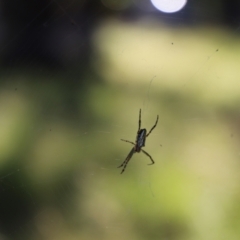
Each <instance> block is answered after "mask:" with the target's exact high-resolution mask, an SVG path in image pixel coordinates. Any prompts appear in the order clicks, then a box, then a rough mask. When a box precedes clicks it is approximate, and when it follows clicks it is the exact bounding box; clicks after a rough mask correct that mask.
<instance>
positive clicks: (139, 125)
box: [138, 108, 141, 132]
mask: <svg viewBox="0 0 240 240" xmlns="http://www.w3.org/2000/svg"><path fill="white" fill-rule="evenodd" d="M140 128H141V108H140V110H139V119H138V132H139V130H140Z"/></svg>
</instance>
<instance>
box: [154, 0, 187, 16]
mask: <svg viewBox="0 0 240 240" xmlns="http://www.w3.org/2000/svg"><path fill="white" fill-rule="evenodd" d="M151 2H152V4H153V6H154V7H155V8H157V9H158V10H160V11H162V12H166V13H173V12H177V11H180V10H181V9H182V8H183V7H184V6H185V4H186V3H187V0H151Z"/></svg>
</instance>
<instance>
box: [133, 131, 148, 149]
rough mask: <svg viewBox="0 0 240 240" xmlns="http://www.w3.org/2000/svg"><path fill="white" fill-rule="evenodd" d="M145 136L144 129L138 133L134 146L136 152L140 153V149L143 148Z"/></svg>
mask: <svg viewBox="0 0 240 240" xmlns="http://www.w3.org/2000/svg"><path fill="white" fill-rule="evenodd" d="M146 134H147V130H146V129H145V128H144V129H140V131H138V133H137V138H136V145H135V151H136V152H141V148H142V147H144V146H145V141H146Z"/></svg>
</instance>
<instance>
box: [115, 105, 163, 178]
mask: <svg viewBox="0 0 240 240" xmlns="http://www.w3.org/2000/svg"><path fill="white" fill-rule="evenodd" d="M157 123H158V115H157V120H156V122H155V124H154V126H153V127H152V128H151V130H150V131H149V133H147V130H146V129H145V128H143V129H141V109H140V110H139V120H138V131H137V137H136V141H135V143H134V142H131V141H128V140H124V139H121V141H124V142H128V143H131V144H132V145H134V147H133V148H132V150H131V151H130V153H129V154H128V155H127V157H126V159H125V160H124V162H123V163H122V164H121V165H120V166H119V168H120V167H123V169H122V172H121V174H122V173H123V172H124V171H125V169H126V167H127V164H128V162H129V161H130V159H131V158H132V156H133V154H134V153H140V152H141V151H142V152H143V153H144V154H145V155H147V156H148V157H149V158H150V160H151V161H152V163H150V164H148V165H152V164H154V161H153V159H152V157H151V155H150V154H148V153H147V152H146V151H144V150H143V149H142V147H144V146H145V141H146V138H147V137H148V136H149V135H150V133H151V132H152V130H153V129H154V128H155V127H156V126H157Z"/></svg>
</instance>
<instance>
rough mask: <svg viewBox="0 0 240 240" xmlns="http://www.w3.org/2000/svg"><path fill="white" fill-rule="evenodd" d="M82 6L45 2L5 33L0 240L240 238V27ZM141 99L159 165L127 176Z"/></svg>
mask: <svg viewBox="0 0 240 240" xmlns="http://www.w3.org/2000/svg"><path fill="white" fill-rule="evenodd" d="M82 4H83V3H81V2H80V1H79V2H78V1H70V2H65V1H61V2H60V1H56V0H53V1H46V2H45V5H42V7H41V8H39V11H37V14H35V15H34V16H33V17H30V18H27V16H26V19H27V20H26V22H25V24H23V25H21V27H20V29H18V30H15V31H13V33H12V35H11V37H10V38H9V41H7V42H4V41H2V52H4V58H3V64H2V82H1V90H0V110H1V111H0V112H1V114H0V121H1V124H0V130H1V136H2V141H0V147H1V151H0V152H1V153H0V159H1V161H0V170H1V174H0V183H1V186H0V190H1V198H0V201H1V202H0V203H1V204H0V205H1V207H0V209H1V211H0V216H1V217H0V239H39V238H41V239H55V238H56V239H123V238H124V239H140V238H142V239H149V238H151V239H180V238H184V239H187V237H188V238H189V239H198V238H200V237H201V236H204V237H205V236H208V237H209V235H211V237H212V238H211V239H219V235H220V234H221V236H222V235H223V234H224V236H226V235H227V236H229V239H233V237H232V236H236V237H235V238H236V239H237V237H238V235H239V233H238V232H239V230H238V228H237V227H236V228H235V227H234V226H235V225H236V223H237V219H238V216H240V214H239V213H238V212H239V211H238V207H237V204H235V202H237V201H236V200H238V194H239V190H238V188H239V184H238V182H239V181H238V180H239V179H238V174H237V173H238V170H239V166H238V158H239V150H238V141H239V140H238V139H239V138H238V131H237V130H238V115H239V114H238V110H237V102H238V97H237V96H238V95H239V94H238V87H237V86H238V84H237V80H236V79H238V71H237V70H236V69H238V67H237V62H238V61H237V60H238V59H237V51H236V52H234V50H233V49H231V47H229V45H231V46H232V48H233V47H235V48H237V46H238V43H237V40H236V39H237V38H235V36H234V34H236V35H237V34H238V32H239V29H238V28H237V29H235V31H234V34H232V32H231V33H230V32H228V31H227V30H224V29H223V30H222V29H220V30H219V29H216V28H214V27H212V28H211V26H210V27H209V26H208V27H205V28H203V29H201V28H200V29H198V30H196V29H195V31H194V30H191V29H190V30H189V29H188V27H186V26H185V25H184V24H183V23H180V24H176V22H177V21H178V20H181V19H182V18H183V17H182V16H176V17H171V16H170V15H161V19H160V20H159V19H158V18H159V17H158V16H154V15H155V14H156V12H152V13H149V14H144V15H143V16H141V17H139V18H137V17H136V19H135V20H134V21H132V20H131V17H134V11H133V10H132V11H133V12H131V11H130V10H129V11H130V13H128V11H127V12H126V13H122V14H121V13H120V12H119V13H118V14H116V13H115V12H114V13H112V11H110V12H109V11H108V10H106V9H105V8H100V7H99V8H97V9H94V11H93V12H91V11H90V12H88V10H89V9H87V10H86V12H84V11H83V10H82ZM93 5H94V4H92V5H91V4H90V5H89V8H90V10H91V7H93ZM75 6H77V7H76V9H75ZM77 9H80V11H82V14H78V12H77V11H78V10H77ZM199 9H200V8H199ZM138 11H140V10H138ZM138 11H136V13H135V14H139V12H138ZM86 13H89V15H88V14H86ZM103 14H105V15H104V16H105V17H104V18H103V17H102V15H103ZM124 14H126V15H124ZM79 15H80V16H79ZM173 16H174V15H173ZM94 18H96V19H97V20H99V19H100V21H94V20H96V19H94ZM171 18H172V19H171ZM42 19H44V21H43V22H41V21H42ZM169 19H171V20H172V21H173V26H166V25H165V24H163V23H162V21H163V20H164V21H166V20H169ZM39 22H40V23H41V24H39V25H38V23H39ZM89 29H92V31H89ZM28 31H30V32H31V31H32V34H33V36H35V34H36V36H37V37H36V38H33V39H35V40H36V41H37V40H38V39H41V41H37V44H36V45H34V44H33V42H31V41H26V42H24V41H23V40H29V39H27V34H26V33H28ZM191 31H193V32H191ZM211 31H214V33H215V34H211ZM25 34H26V35H25ZM42 34H43V35H42ZM44 34H45V35H44ZM195 34H196V35H197V37H194V35H195ZM206 35H209V37H208V36H207V37H206V39H207V40H206V39H205V37H204V38H203V39H201V37H202V36H206ZM215 35H216V36H219V37H214V36H215ZM22 36H25V37H22ZM21 37H22V38H21ZM47 37H49V39H48V40H49V43H50V44H49V45H47V42H48V41H46V42H45V44H46V45H41V44H42V42H44V41H45V38H47ZM198 38H199V39H198ZM224 38H225V39H224ZM19 39H21V40H22V41H23V42H24V44H21V43H20V42H19V41H20V40H19ZM139 39H140V40H139ZM141 39H143V40H141ZM155 39H157V41H156V40H155ZM219 39H220V40H219ZM30 40H31V38H30ZM229 43H231V44H229ZM19 46H21V48H20V49H19ZM66 46H67V47H66ZM147 46H148V47H149V48H148V47H147ZM151 46H155V48H154V47H151ZM198 48H199V49H200V50H198ZM16 49H17V50H18V51H16ZM145 49H146V50H145ZM11 51H12V52H13V53H12V52H11ZM23 53H25V54H24V56H23ZM26 56H27V57H26ZM162 56H163V57H162ZM233 59H234V60H233ZM191 62H192V64H191ZM229 62H230V63H231V64H229ZM235 64H236V65H235ZM217 66H222V67H217ZM208 75H210V77H208ZM176 76H177V77H176ZM226 79H229V81H228V80H226ZM214 89H216V90H214ZM140 108H141V109H142V128H146V129H147V130H149V129H150V128H151V127H152V126H153V124H154V122H155V120H156V115H159V122H158V125H157V127H156V129H154V131H153V132H152V133H151V136H150V137H149V138H148V139H147V141H146V147H145V148H144V149H146V151H147V152H149V153H150V154H151V156H152V157H153V159H154V161H155V164H154V165H152V166H147V164H148V161H149V159H148V158H147V157H146V156H145V155H144V154H137V153H136V154H134V155H133V157H132V159H131V160H130V162H129V164H128V166H127V168H126V171H125V172H124V174H122V175H121V174H120V172H121V170H120V169H118V168H117V166H119V165H120V164H121V162H123V161H124V159H125V158H126V156H127V154H128V153H129V151H130V149H131V147H132V146H131V145H130V144H129V145H128V144H125V143H124V142H121V141H120V139H121V138H123V139H129V141H133V142H134V141H135V140H136V133H137V129H138V114H139V109H140ZM199 210H200V211H199ZM233 213H234V214H235V215H234V216H236V217H235V218H234V217H232V214H233ZM228 222H231V223H232V224H231V226H226V225H227V223H228ZM142 226H144V228H143V227H142ZM222 226H224V227H222ZM189 236H190V237H189Z"/></svg>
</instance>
